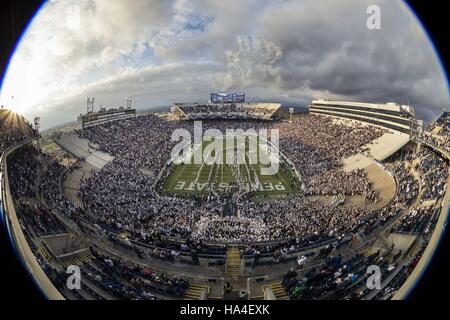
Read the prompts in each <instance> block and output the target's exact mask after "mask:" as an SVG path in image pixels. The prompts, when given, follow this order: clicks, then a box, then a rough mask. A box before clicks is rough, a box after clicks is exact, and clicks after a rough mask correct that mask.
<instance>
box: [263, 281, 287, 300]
mask: <svg viewBox="0 0 450 320" xmlns="http://www.w3.org/2000/svg"><path fill="white" fill-rule="evenodd" d="M261 288H262V291H263V292H265V291H266V289H267V288H270V289H272V292H273V294H274V295H275V298H277V300H289V296H288V294H287V292H286V290H285V289H284V287H283V286H282V285H281V282H276V283H272V284H268V285H264V286H262V287H261Z"/></svg>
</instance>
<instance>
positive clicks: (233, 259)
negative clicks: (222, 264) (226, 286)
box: [226, 247, 241, 277]
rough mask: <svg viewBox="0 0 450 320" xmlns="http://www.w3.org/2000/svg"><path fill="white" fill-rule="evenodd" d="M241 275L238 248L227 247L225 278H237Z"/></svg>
mask: <svg viewBox="0 0 450 320" xmlns="http://www.w3.org/2000/svg"><path fill="white" fill-rule="evenodd" d="M240 275H241V255H240V253H239V248H238V247H228V249H227V265H226V276H228V277H238V276H240Z"/></svg>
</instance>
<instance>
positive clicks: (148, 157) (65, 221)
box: [0, 93, 450, 300]
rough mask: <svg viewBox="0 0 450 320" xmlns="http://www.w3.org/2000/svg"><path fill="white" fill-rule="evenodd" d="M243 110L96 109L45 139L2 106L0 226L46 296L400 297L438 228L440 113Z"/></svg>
mask: <svg viewBox="0 0 450 320" xmlns="http://www.w3.org/2000/svg"><path fill="white" fill-rule="evenodd" d="M246 98H248V97H246V96H245V94H240V93H217V94H216V93H213V94H211V99H210V101H209V102H203V103H178V102H177V103H174V104H173V106H172V107H171V108H170V112H160V113H158V112H153V113H139V112H137V111H136V109H134V108H133V107H132V105H131V103H132V101H131V100H128V99H127V107H119V108H111V109H106V108H101V109H99V110H95V108H94V99H88V101H87V110H86V112H85V113H84V114H82V115H80V117H79V118H78V123H77V125H76V126H74V127H67V128H63V129H58V130H53V131H51V132H50V133H48V132H40V130H39V123H40V119H38V118H37V119H36V120H35V123H34V124H31V123H29V122H27V121H26V120H25V118H23V117H22V116H21V115H19V114H17V113H15V112H13V111H10V110H7V109H1V110H0V130H1V132H0V152H1V170H0V172H1V176H0V177H1V180H0V181H1V189H0V190H1V198H0V199H1V211H2V219H3V221H4V223H5V224H6V225H7V230H8V231H9V237H10V239H11V242H12V243H13V244H14V248H15V249H16V253H17V255H18V256H19V257H20V259H21V261H22V262H23V265H24V267H25V268H26V269H27V271H29V273H30V276H31V277H32V278H33V281H34V282H35V283H36V285H37V286H38V287H39V288H40V289H41V290H42V292H43V294H44V295H45V296H46V297H47V298H49V299H54V300H63V299H67V300H120V299H125V300H232V299H241V300H389V299H392V300H400V299H405V298H406V297H407V296H408V295H409V294H410V293H411V292H412V291H413V290H414V288H415V286H416V284H417V282H418V281H419V280H420V279H421V277H422V275H423V273H424V272H425V271H426V269H427V267H428V265H429V263H430V261H431V258H432V257H433V255H434V252H435V251H436V248H437V244H438V242H439V240H440V239H441V236H442V234H443V232H444V227H445V225H446V222H447V216H448V204H449V197H450V191H449V189H448V181H449V161H450V144H449V139H448V128H449V126H450V117H449V116H448V113H446V112H444V113H443V114H442V116H441V117H440V118H439V119H438V120H437V121H436V122H434V123H432V124H430V125H427V126H424V124H423V121H421V120H420V119H418V117H417V115H416V113H415V110H414V108H412V107H410V106H407V105H401V104H397V103H391V102H390V103H384V104H382V103H362V102H345V101H333V100H325V99H319V100H314V101H312V102H311V103H310V106H309V110H308V111H307V112H304V113H294V110H293V108H286V107H285V106H283V105H282V104H281V103H278V102H274V103H267V102H264V103H262V102H261V103H260V102H246ZM77 272H79V275H80V277H78V278H73V279H71V280H70V279H68V278H67V277H68V274H72V273H74V274H77ZM71 286H72V287H77V286H78V288H77V290H71Z"/></svg>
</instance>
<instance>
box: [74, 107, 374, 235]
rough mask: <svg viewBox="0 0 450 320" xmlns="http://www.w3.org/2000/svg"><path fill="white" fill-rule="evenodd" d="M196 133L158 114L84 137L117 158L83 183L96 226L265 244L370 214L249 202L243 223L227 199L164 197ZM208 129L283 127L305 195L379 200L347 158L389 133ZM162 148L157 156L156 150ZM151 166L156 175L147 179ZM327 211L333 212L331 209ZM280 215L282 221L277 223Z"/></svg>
mask: <svg viewBox="0 0 450 320" xmlns="http://www.w3.org/2000/svg"><path fill="white" fill-rule="evenodd" d="M180 126H181V127H183V128H185V129H187V130H190V131H192V130H193V126H192V123H189V122H178V123H174V122H170V121H166V120H164V119H161V118H159V117H156V116H154V115H149V116H141V117H137V118H136V119H133V120H126V121H122V122H117V123H110V124H106V125H103V126H99V127H94V128H89V129H87V130H84V131H83V132H81V136H82V137H83V138H87V139H89V140H90V141H91V142H92V143H96V144H98V145H99V146H100V148H101V149H102V150H103V151H105V152H108V153H110V154H112V155H113V156H114V157H115V159H114V161H113V162H111V163H109V164H107V165H106V166H105V167H104V168H103V169H102V170H101V171H98V172H93V173H92V175H91V176H90V178H89V179H87V180H85V181H82V184H81V188H80V197H81V198H82V199H83V201H84V203H85V205H86V208H87V209H88V210H87V211H89V212H90V213H91V214H92V216H93V217H96V218H97V223H99V224H101V225H107V226H110V227H113V228H115V229H119V230H126V231H129V232H132V233H133V234H136V235H139V238H142V239H144V240H145V239H146V238H153V237H157V236H160V235H164V236H172V237H181V238H190V239H192V240H195V241H200V240H203V241H219V242H221V241H228V242H230V241H232V242H241V241H244V242H258V241H267V240H274V239H285V238H297V237H304V236H308V235H311V234H318V233H322V232H324V231H329V230H333V229H336V228H338V227H339V226H340V225H344V224H351V223H353V222H355V221H357V220H358V219H360V218H361V217H364V216H365V215H367V212H365V211H364V210H358V209H355V208H352V207H350V206H346V207H339V206H337V207H336V206H335V205H327V204H326V203H323V202H318V201H311V200H309V199H308V197H304V196H298V197H294V198H293V199H277V200H267V201H265V202H264V204H263V205H260V204H256V203H254V202H253V201H251V200H250V199H249V198H243V199H240V201H241V203H237V206H238V208H239V210H240V215H239V217H237V216H224V215H223V211H224V210H223V207H224V203H225V201H224V200H223V199H221V198H220V197H212V196H211V197H207V198H203V199H200V200H199V199H195V198H191V199H185V198H179V197H178V198H176V197H171V196H169V195H160V194H158V193H157V192H155V190H154V189H153V183H154V182H155V180H156V177H157V176H158V175H159V173H160V172H161V171H162V170H163V168H164V167H165V166H166V164H167V163H168V161H169V157H170V153H171V148H172V147H173V146H174V143H175V142H172V141H171V140H170V134H171V132H172V131H173V130H174V129H175V128H179V127H180ZM202 126H203V130H208V129H209V128H215V129H218V130H220V131H221V132H226V130H227V129H235V130H236V129H242V130H244V131H245V130H247V129H250V128H253V129H256V130H259V129H261V128H266V129H279V130H280V136H281V138H280V139H281V141H280V145H281V151H282V152H283V153H285V154H286V155H287V157H288V158H290V159H292V161H293V162H294V163H295V165H296V167H297V168H298V170H299V171H300V172H301V173H302V176H303V178H304V183H305V186H306V188H305V195H307V196H309V195H327V196H337V195H341V196H347V195H350V196H351V195H355V194H359V195H363V196H365V197H366V198H367V199H368V200H371V201H372V200H374V199H375V198H376V194H375V191H374V190H373V188H372V184H371V183H370V182H369V180H368V178H367V176H366V174H365V173H364V172H363V171H361V170H356V171H354V172H350V173H347V172H343V171H342V170H340V169H339V167H340V166H341V164H342V157H345V156H350V155H352V154H354V153H356V152H358V151H359V148H360V147H361V146H364V145H366V144H367V143H370V142H371V141H372V140H374V139H376V138H377V137H379V136H380V135H382V134H383V130H381V129H376V128H374V127H370V126H364V127H363V126H361V125H355V124H351V123H346V124H342V123H335V122H333V121H332V120H331V119H327V118H324V117H320V116H314V115H307V116H304V117H299V119H296V120H295V121H294V122H293V123H287V122H286V123H284V122H274V123H272V122H271V123H267V122H263V121H256V120H248V121H205V122H203V123H202ZM156 150H157V152H155V151H156ZM141 168H147V169H150V170H151V171H153V173H154V174H153V175H144V174H142V173H141V172H140V171H139V169H141ZM324 206H327V210H324V209H323V208H324ZM274 216H277V217H276V218H274Z"/></svg>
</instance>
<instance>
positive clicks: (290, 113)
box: [289, 108, 294, 122]
mask: <svg viewBox="0 0 450 320" xmlns="http://www.w3.org/2000/svg"><path fill="white" fill-rule="evenodd" d="M293 114H294V108H289V122H292V115H293Z"/></svg>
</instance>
